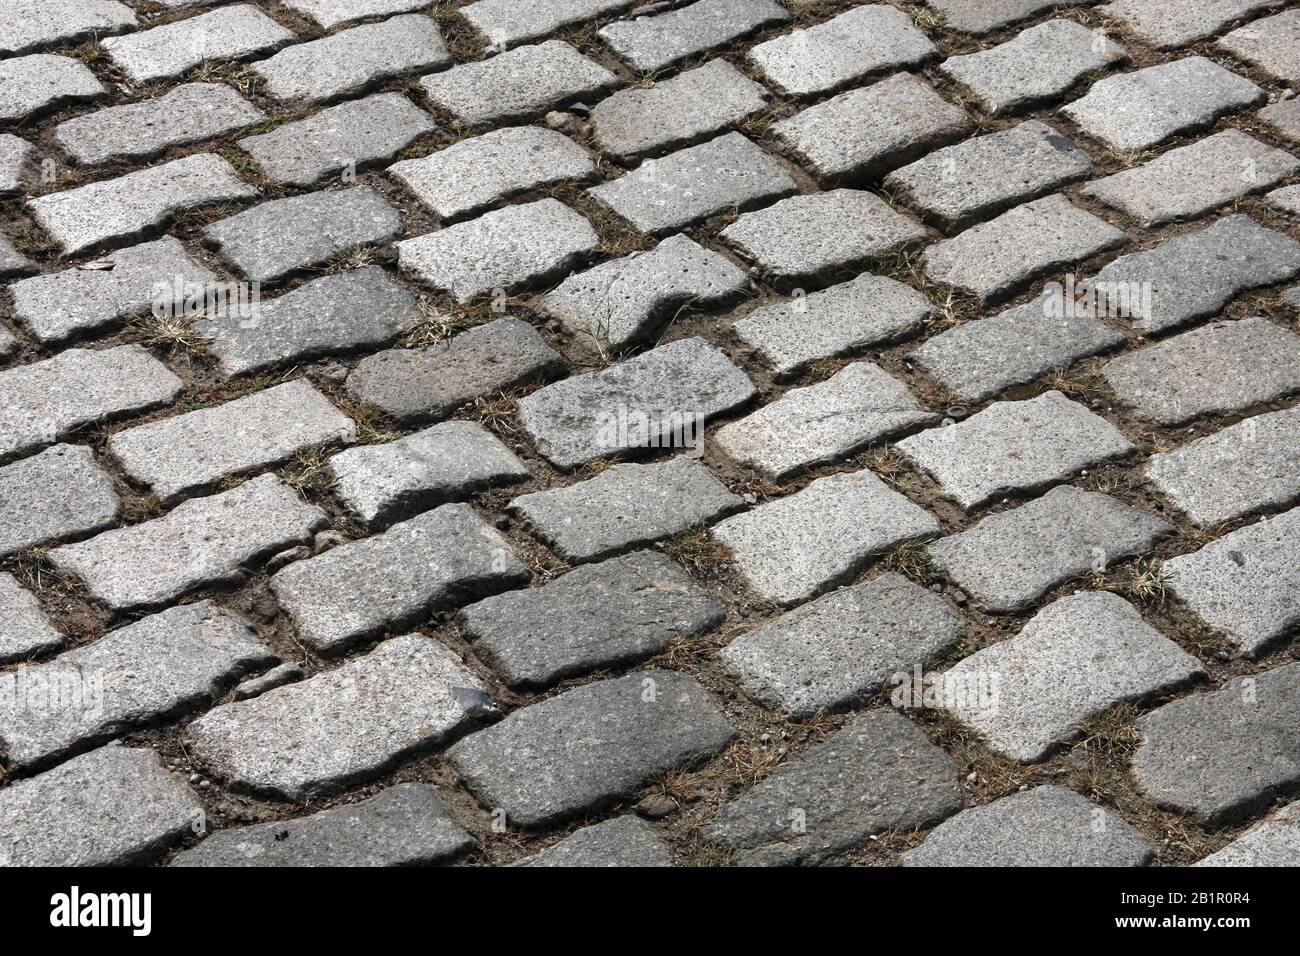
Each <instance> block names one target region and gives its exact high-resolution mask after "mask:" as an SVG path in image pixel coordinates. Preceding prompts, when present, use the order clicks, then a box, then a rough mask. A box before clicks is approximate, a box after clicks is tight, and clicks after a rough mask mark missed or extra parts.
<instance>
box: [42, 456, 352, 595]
mask: <svg viewBox="0 0 1300 956" xmlns="http://www.w3.org/2000/svg"><path fill="white" fill-rule="evenodd" d="M325 523H326V520H325V513H324V512H322V511H321V510H320V509H319V508H316V507H313V506H312V505H308V504H304V503H303V502H302V501H301V500H300V499H299V498H298V496H297V495H296V494H295V493H294V492H293V490H292V489H291V488H289V487H288V486H286V485H284V484H282V483H281V482H280V479H278V478H276V477H275V476H274V475H262V476H261V477H260V478H254V479H253V480H252V481H249V482H247V483H245V484H242V485H240V486H239V487H237V488H232V489H231V490H230V491H225V492H222V493H221V494H219V495H213V496H211V497H209V498H195V499H192V500H190V501H186V502H184V503H182V504H180V505H178V506H177V507H176V508H175V509H174V510H172V511H171V512H169V513H168V514H166V515H164V516H163V517H161V518H154V519H152V520H150V521H146V522H144V523H142V524H136V525H131V526H130V527H127V528H117V529H114V530H112V531H105V532H104V533H103V534H100V535H98V536H96V537H94V538H91V539H90V540H89V541H84V542H81V543H79V544H65V545H63V546H62V547H58V548H55V549H54V550H53V551H51V552H50V553H49V555H48V558H49V561H50V564H51V565H53V566H54V568H55V569H56V570H58V571H59V573H61V574H75V575H77V576H78V577H80V578H81V579H82V581H83V582H85V585H86V588H87V590H88V591H89V592H90V594H91V596H92V597H94V598H95V599H96V600H99V601H102V602H103V603H104V604H106V605H107V606H108V607H110V608H111V609H113V610H114V611H126V610H130V609H131V608H137V607H147V606H154V607H156V606H158V605H160V604H163V603H165V602H167V601H170V600H172V599H174V598H177V597H180V596H181V595H183V594H185V593H186V592H188V591H191V590H193V589H195V588H197V587H200V586H202V585H205V584H219V583H221V582H224V581H228V580H229V579H230V578H231V576H232V575H233V574H234V573H235V572H236V571H237V570H238V569H239V568H241V567H243V566H244V565H246V564H249V563H251V562H253V561H255V560H257V559H258V558H260V557H264V556H266V555H269V554H274V553H275V552H277V551H282V550H283V549H284V548H286V547H287V546H289V545H291V544H298V543H299V542H301V541H304V540H306V539H307V538H308V537H309V536H310V535H311V533H312V532H314V531H316V530H318V529H319V528H321V527H323V526H324V525H325Z"/></svg>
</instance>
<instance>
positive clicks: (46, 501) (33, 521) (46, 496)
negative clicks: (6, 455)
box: [0, 445, 121, 557]
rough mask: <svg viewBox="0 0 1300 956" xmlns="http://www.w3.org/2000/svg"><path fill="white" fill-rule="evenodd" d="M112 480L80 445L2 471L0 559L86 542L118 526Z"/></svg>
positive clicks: (47, 452)
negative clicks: (75, 540)
mask: <svg viewBox="0 0 1300 956" xmlns="http://www.w3.org/2000/svg"><path fill="white" fill-rule="evenodd" d="M120 510H121V502H120V501H119V499H118V497H117V489H116V488H115V487H114V485H113V479H112V478H111V477H110V476H109V474H108V473H107V472H106V471H104V470H103V469H102V468H100V467H99V465H97V464H96V463H95V455H94V453H93V452H92V451H91V450H90V449H89V448H87V447H85V446H84V445H55V446H54V447H53V448H47V449H46V450H45V451H43V452H41V453H40V454H37V455H32V456H31V457H30V458H24V459H22V461H17V462H14V463H13V464H12V465H5V466H4V467H3V468H0V557H8V556H10V555H13V554H17V553H19V552H20V551H26V550H27V549H29V548H35V547H39V546H40V545H44V544H49V543H50V542H52V541H66V540H67V539H69V538H79V537H85V536H86V535H88V534H91V533H92V532H95V531H99V530H100V529H101V528H106V527H108V526H109V525H111V524H113V523H114V522H116V521H117V517H118V513H119V511H120Z"/></svg>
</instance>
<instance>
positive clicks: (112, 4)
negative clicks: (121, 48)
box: [0, 0, 136, 56]
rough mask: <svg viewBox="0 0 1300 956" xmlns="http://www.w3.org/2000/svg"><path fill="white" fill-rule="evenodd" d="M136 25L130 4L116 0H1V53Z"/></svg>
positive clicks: (29, 48)
mask: <svg viewBox="0 0 1300 956" xmlns="http://www.w3.org/2000/svg"><path fill="white" fill-rule="evenodd" d="M135 26H136V19H135V14H134V13H133V12H132V11H131V8H130V7H127V6H125V5H124V4H121V3H117V2H116V0H4V2H3V3H0V54H4V55H6V56H7V55H9V54H13V53H25V52H27V51H28V50H35V49H37V48H39V47H42V46H45V45H47V44H52V43H70V42H72V41H74V40H80V39H82V38H84V37H89V36H103V35H104V34H106V33H119V32H121V31H122V30H130V29H133V28H134V27H135Z"/></svg>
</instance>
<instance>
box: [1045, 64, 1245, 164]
mask: <svg viewBox="0 0 1300 956" xmlns="http://www.w3.org/2000/svg"><path fill="white" fill-rule="evenodd" d="M1265 98H1266V94H1265V92H1264V91H1263V90H1261V89H1260V88H1259V87H1258V86H1256V85H1255V84H1254V83H1252V82H1250V80H1248V79H1246V78H1245V77H1243V76H1238V75H1237V74H1236V73H1233V72H1232V71H1231V70H1225V69H1224V68H1223V67H1221V66H1219V65H1218V64H1217V63H1214V62H1212V61H1210V60H1207V59H1206V58H1205V57H1203V56H1189V57H1186V58H1184V59H1181V60H1175V61H1173V62H1172V63H1162V64H1160V65H1159V66H1149V67H1146V68H1144V69H1141V70H1136V71H1134V72H1132V73H1124V74H1122V75H1120V76H1110V77H1106V78H1105V79H1103V80H1098V81H1097V82H1096V83H1094V84H1093V85H1092V89H1090V90H1089V91H1088V94H1087V95H1086V96H1084V97H1082V98H1080V99H1077V100H1075V101H1074V102H1073V103H1070V104H1067V105H1066V106H1063V107H1062V108H1061V112H1062V113H1064V114H1065V115H1066V116H1068V117H1070V119H1072V120H1074V121H1075V122H1076V123H1078V124H1079V126H1080V127H1082V129H1083V131H1084V132H1085V133H1089V134H1091V135H1092V136H1094V137H1096V138H1097V139H1099V140H1101V141H1102V142H1103V143H1105V144H1106V145H1107V146H1110V147H1111V148H1112V149H1117V150H1123V151H1126V152H1136V151H1138V150H1143V149H1149V148H1151V147H1152V146H1155V145H1157V144H1159V143H1162V142H1164V141H1165V140H1166V139H1168V138H1169V137H1171V136H1174V135H1175V134H1177V133H1185V132H1188V131H1191V130H1197V129H1204V128H1205V127H1207V126H1209V125H1210V124H1211V123H1213V122H1214V121H1215V120H1216V119H1218V118H1219V117H1220V116H1222V115H1223V114H1224V113H1228V112H1230V111H1232V110H1235V109H1239V108H1241V107H1243V106H1250V105H1252V104H1259V103H1261V102H1263V101H1264V99H1265Z"/></svg>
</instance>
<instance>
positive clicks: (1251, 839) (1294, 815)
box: [1196, 803, 1300, 866]
mask: <svg viewBox="0 0 1300 956" xmlns="http://www.w3.org/2000/svg"><path fill="white" fill-rule="evenodd" d="M1196 866H1300V803H1293V804H1291V805H1290V806H1287V807H1283V808H1282V809H1281V810H1279V811H1278V812H1277V813H1275V814H1273V815H1272V816H1271V817H1269V818H1268V819H1267V820H1265V821H1264V822H1262V823H1260V824H1259V825H1258V826H1255V827H1252V828H1251V829H1250V830H1248V831H1247V832H1246V834H1245V835H1244V836H1240V837H1238V838H1237V839H1235V840H1233V841H1232V842H1231V843H1229V844H1228V845H1227V846H1225V847H1224V848H1223V849H1222V850H1220V851H1219V852H1217V853H1211V854H1210V855H1209V856H1207V857H1205V858H1204V859H1202V860H1201V861H1200V862H1198V863H1197V864H1196Z"/></svg>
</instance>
